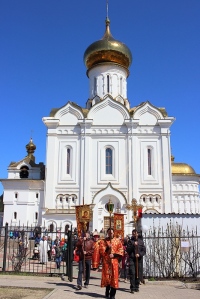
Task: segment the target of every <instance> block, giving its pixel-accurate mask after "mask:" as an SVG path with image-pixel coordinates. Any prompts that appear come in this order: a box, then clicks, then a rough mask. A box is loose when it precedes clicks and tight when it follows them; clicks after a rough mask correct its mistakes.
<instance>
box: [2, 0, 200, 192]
mask: <svg viewBox="0 0 200 299" xmlns="http://www.w3.org/2000/svg"><path fill="white" fill-rule="evenodd" d="M199 16H200V0H123V1H122V0H109V18H110V20H111V32H112V35H113V36H114V37H115V38H116V39H118V40H120V41H122V42H124V43H125V44H126V45H127V46H128V47H129V48H130V50H131V52H132V55H133V63H132V65H131V68H130V76H129V78H128V98H129V101H130V102H131V106H132V107H133V106H136V105H138V104H140V103H141V102H143V101H146V100H149V101H150V102H151V103H152V104H153V105H155V106H158V107H165V108H166V110H167V112H168V115H169V116H174V117H175V118H176V121H175V122H174V124H173V125H172V127H171V147H172V152H173V155H174V156H175V162H185V163H188V164H190V165H191V166H192V167H193V168H194V169H195V171H196V172H197V173H200V158H199V145H200V141H199V113H200V58H199V56H200V17H199ZM105 17H106V0H73V1H69V0H32V1H30V0H1V1H0V43H1V44H0V103H1V119H0V123H1V147H0V178H6V177H7V167H8V165H9V164H10V162H11V161H19V160H21V159H22V158H24V157H25V155H26V149H25V145H26V144H27V143H28V142H29V140H30V137H31V135H32V137H33V141H34V143H35V144H36V146H37V149H36V151H35V156H36V162H37V163H39V162H44V163H45V160H46V155H45V151H46V148H45V147H46V127H45V125H44V124H43V122H42V117H44V116H49V113H50V111H51V109H52V108H55V107H61V106H63V105H64V104H66V103H67V102H68V101H73V102H76V103H77V104H79V105H80V106H82V107H85V103H86V101H87V99H88V95H89V84H88V78H87V76H86V68H85V66H84V63H83V54H84V51H85V50H86V48H87V47H88V46H89V45H90V44H91V43H92V42H94V41H96V40H98V39H100V38H101V37H102V36H103V33H104V30H105ZM31 131H33V133H31ZM2 190H3V188H2V187H0V194H1V193H2Z"/></svg>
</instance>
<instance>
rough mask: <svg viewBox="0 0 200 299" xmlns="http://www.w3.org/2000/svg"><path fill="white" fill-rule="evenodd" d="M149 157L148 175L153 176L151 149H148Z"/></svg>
mask: <svg viewBox="0 0 200 299" xmlns="http://www.w3.org/2000/svg"><path fill="white" fill-rule="evenodd" d="M147 155H148V175H151V174H152V169H151V163H152V161H151V159H152V152H151V149H150V148H148V150H147Z"/></svg>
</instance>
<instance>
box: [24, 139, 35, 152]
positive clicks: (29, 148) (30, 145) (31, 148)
mask: <svg viewBox="0 0 200 299" xmlns="http://www.w3.org/2000/svg"><path fill="white" fill-rule="evenodd" d="M26 150H27V153H28V156H31V155H33V154H34V151H35V150H36V146H35V144H34V143H33V139H32V138H31V139H30V141H29V143H28V144H27V145H26Z"/></svg>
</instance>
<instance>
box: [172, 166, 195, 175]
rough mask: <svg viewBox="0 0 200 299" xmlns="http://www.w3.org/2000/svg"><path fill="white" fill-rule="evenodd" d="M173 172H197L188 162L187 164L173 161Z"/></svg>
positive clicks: (181, 173)
mask: <svg viewBox="0 0 200 299" xmlns="http://www.w3.org/2000/svg"><path fill="white" fill-rule="evenodd" d="M172 174H180V175H194V174H196V172H195V171H194V169H193V168H192V167H191V166H190V165H188V164H185V163H172Z"/></svg>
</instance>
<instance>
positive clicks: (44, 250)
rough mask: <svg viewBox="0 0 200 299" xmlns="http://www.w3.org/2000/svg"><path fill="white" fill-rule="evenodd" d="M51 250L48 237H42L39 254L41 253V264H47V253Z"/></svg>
mask: <svg viewBox="0 0 200 299" xmlns="http://www.w3.org/2000/svg"><path fill="white" fill-rule="evenodd" d="M48 250H49V246H48V243H47V239H46V236H43V237H42V240H41V241H40V243H39V253H40V263H41V264H44V263H47V259H48V255H47V252H48Z"/></svg>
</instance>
